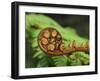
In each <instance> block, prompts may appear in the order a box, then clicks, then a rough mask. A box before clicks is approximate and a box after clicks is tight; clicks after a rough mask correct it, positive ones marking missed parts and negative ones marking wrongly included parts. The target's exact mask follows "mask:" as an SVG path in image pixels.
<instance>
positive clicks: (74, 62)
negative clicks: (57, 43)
mask: <svg viewBox="0 0 100 81" xmlns="http://www.w3.org/2000/svg"><path fill="white" fill-rule="evenodd" d="M25 26H26V29H25V41H26V44H25V47H26V48H25V50H26V53H25V55H26V57H25V67H26V68H40V67H64V66H79V65H82V66H84V65H89V53H86V52H84V51H82V52H73V53H72V54H66V55H62V56H49V55H48V54H45V53H44V52H43V51H42V50H41V49H40V48H39V46H38V43H37V41H38V40H37V38H38V34H39V32H40V31H41V30H42V29H44V28H48V27H52V28H56V29H57V30H58V31H59V32H60V33H61V35H62V37H63V39H64V42H65V44H66V45H68V44H69V43H70V42H72V41H73V40H75V41H76V43H77V45H80V44H81V43H82V42H83V43H84V42H87V41H89V16H88V15H71V14H45V13H31V12H27V13H26V14H25Z"/></svg>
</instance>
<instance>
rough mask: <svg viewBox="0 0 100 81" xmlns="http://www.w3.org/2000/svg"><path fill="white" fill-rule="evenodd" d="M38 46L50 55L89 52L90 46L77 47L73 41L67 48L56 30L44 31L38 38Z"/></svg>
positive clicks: (81, 45)
mask: <svg viewBox="0 0 100 81" xmlns="http://www.w3.org/2000/svg"><path fill="white" fill-rule="evenodd" d="M38 44H39V46H40V48H41V49H42V50H43V51H44V52H45V53H46V54H49V55H64V54H68V53H71V52H75V51H85V52H89V44H88V42H86V43H85V44H83V43H82V44H80V45H79V46H77V45H76V41H75V40H73V41H72V42H71V43H70V44H69V45H68V46H67V47H66V46H65V44H64V42H63V38H62V36H61V34H60V33H59V32H58V31H57V30H56V29H54V28H45V29H43V30H42V31H41V32H40V33H39V36H38Z"/></svg>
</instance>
